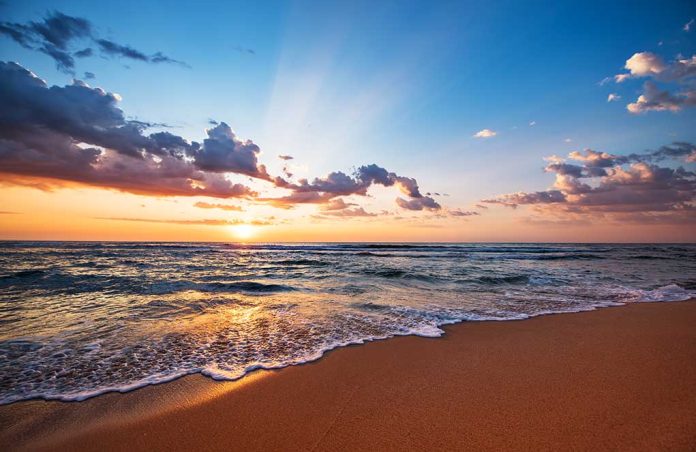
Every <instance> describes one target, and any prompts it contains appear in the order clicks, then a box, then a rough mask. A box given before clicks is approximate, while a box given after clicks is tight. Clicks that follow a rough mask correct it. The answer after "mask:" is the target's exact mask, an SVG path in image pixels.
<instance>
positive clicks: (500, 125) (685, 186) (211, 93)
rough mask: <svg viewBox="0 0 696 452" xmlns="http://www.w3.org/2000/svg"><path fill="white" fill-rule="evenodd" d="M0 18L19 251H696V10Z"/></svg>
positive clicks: (271, 9)
mask: <svg viewBox="0 0 696 452" xmlns="http://www.w3.org/2000/svg"><path fill="white" fill-rule="evenodd" d="M606 3H607V2H582V3H578V2H563V1H558V2H505V1H500V2H495V3H491V2H483V1H481V2H475V1H459V2H429V1H423V2H417V1H410V2H409V1H399V2H390V1H380V2H360V1H350V2H340V1H339V2H303V1H301V2H240V3H236V2H228V1H225V2H212V1H209V2H175V1H167V2H144V1H119V2H86V1H55V0H54V1H27V0H25V1H12V0H6V1H4V2H2V3H0V62H1V63H0V239H10V240H15V239H18V240H162V241H179V240H182V241H189V240H190V241H245V242H251V241H261V242H276V241H398V242H403V241H432V242H449V241H454V242H469V241H513V242H516V241H520V242H529V241H532V242H537V241H541V242H693V241H696V227H694V226H695V223H696V211H695V210H694V209H695V206H696V204H695V199H694V198H695V195H696V173H695V171H696V147H695V146H694V144H693V143H696V109H695V108H694V107H695V106H696V24H694V18H696V4H694V2H692V1H671V2H669V1H668V2H663V3H661V4H660V7H659V8H656V6H655V3H654V2H641V1H627V2H611V4H606Z"/></svg>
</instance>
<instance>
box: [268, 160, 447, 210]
mask: <svg viewBox="0 0 696 452" xmlns="http://www.w3.org/2000/svg"><path fill="white" fill-rule="evenodd" d="M372 185H382V186H385V187H392V186H396V187H397V188H399V190H400V191H401V192H402V193H403V194H405V195H407V196H409V197H410V198H414V199H420V198H426V197H424V196H423V195H422V194H421V193H420V189H419V187H418V182H417V181H416V180H415V179H414V178H411V177H406V176H399V175H397V174H396V173H393V172H390V171H388V170H386V169H385V168H382V167H380V166H378V165H376V164H370V165H363V166H360V167H358V168H357V169H356V170H355V171H354V173H353V174H352V175H348V174H345V173H344V172H342V171H334V172H331V173H329V174H328V175H326V176H324V177H318V178H314V180H312V181H311V182H310V181H309V180H307V179H301V180H299V181H298V182H297V183H296V184H291V183H286V184H285V185H284V188H288V189H290V190H292V191H293V192H294V193H293V195H290V197H284V198H275V199H270V200H268V201H269V202H271V203H273V204H274V205H277V206H279V207H282V206H285V205H287V202H288V201H292V200H295V199H301V200H302V202H303V203H307V202H312V203H326V202H329V201H330V200H331V199H332V198H335V197H338V196H348V195H359V196H365V195H367V190H368V189H369V188H370V187H371V186H372ZM302 193H304V194H305V195H300V194H302ZM429 199H432V198H429ZM433 202H434V201H433ZM424 203H426V204H427V201H424ZM416 204H417V203H416ZM414 205H415V204H414ZM435 205H437V206H438V207H437V208H439V204H437V203H435ZM430 206H431V207H432V204H431V205H430ZM411 210H422V208H421V209H411Z"/></svg>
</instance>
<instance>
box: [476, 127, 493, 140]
mask: <svg viewBox="0 0 696 452" xmlns="http://www.w3.org/2000/svg"><path fill="white" fill-rule="evenodd" d="M497 134H498V132H494V131H492V130H491V129H483V130H479V131H478V132H476V133H475V134H474V138H493V137H494V136H496V135H497Z"/></svg>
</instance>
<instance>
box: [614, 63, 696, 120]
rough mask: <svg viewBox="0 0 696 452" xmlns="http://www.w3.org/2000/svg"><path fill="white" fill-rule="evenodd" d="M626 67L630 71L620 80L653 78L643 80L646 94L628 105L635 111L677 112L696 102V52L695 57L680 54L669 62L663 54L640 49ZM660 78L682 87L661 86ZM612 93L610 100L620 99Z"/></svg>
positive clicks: (620, 76)
mask: <svg viewBox="0 0 696 452" xmlns="http://www.w3.org/2000/svg"><path fill="white" fill-rule="evenodd" d="M625 68H626V69H627V70H628V71H629V72H628V73H623V74H618V75H616V76H615V79H616V81H617V82H618V83H621V82H623V81H626V80H628V79H630V78H649V79H650V80H647V81H646V82H645V83H644V84H643V94H641V95H640V96H639V97H638V99H637V100H636V101H635V102H632V103H629V104H628V105H627V106H626V109H627V110H628V111H629V112H631V113H633V114H639V113H646V112H649V111H671V112H677V111H680V110H682V109H683V108H685V107H692V106H694V105H696V88H695V85H694V83H693V80H694V78H696V55H694V56H692V57H691V58H683V57H679V58H678V59H676V60H674V61H672V62H669V63H668V62H665V61H664V59H662V57H660V56H659V55H656V54H654V53H652V52H638V53H635V54H633V55H632V56H631V57H630V58H629V59H628V60H626V64H625ZM656 82H663V83H671V84H676V85H677V86H682V88H681V89H680V90H678V91H675V92H670V91H669V90H668V89H666V88H660V87H658V85H657V84H656ZM612 96H614V94H610V95H609V98H608V99H607V101H608V102H611V101H612V100H617V99H619V97H614V98H613V97H612Z"/></svg>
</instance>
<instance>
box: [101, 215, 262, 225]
mask: <svg viewBox="0 0 696 452" xmlns="http://www.w3.org/2000/svg"><path fill="white" fill-rule="evenodd" d="M95 219H96V220H111V221H132V222H137V223H163V224H178V225H185V226H236V225H240V224H249V225H253V226H270V225H272V224H273V223H272V222H270V221H266V220H253V221H244V220H220V219H203V220H179V219H157V218H127V217H97V218H95Z"/></svg>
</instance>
